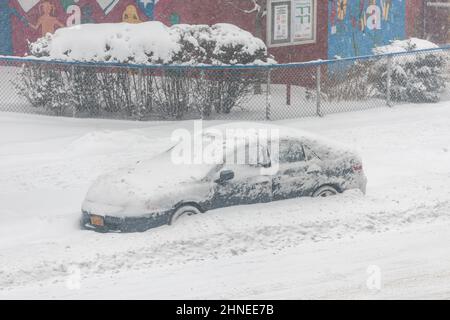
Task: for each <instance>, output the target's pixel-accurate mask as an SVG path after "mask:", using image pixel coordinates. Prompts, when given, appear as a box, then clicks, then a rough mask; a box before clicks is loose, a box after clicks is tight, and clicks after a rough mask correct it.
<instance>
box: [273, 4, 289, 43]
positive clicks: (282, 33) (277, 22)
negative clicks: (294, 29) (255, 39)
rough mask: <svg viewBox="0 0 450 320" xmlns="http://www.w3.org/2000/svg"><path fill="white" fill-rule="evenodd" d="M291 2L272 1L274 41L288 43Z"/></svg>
mask: <svg viewBox="0 0 450 320" xmlns="http://www.w3.org/2000/svg"><path fill="white" fill-rule="evenodd" d="M290 16H291V3H290V2H289V1H286V2H275V3H272V43H274V44H277V43H288V42H290V41H291V35H290Z"/></svg>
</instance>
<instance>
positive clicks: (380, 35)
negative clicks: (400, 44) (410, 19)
mask: <svg viewBox="0 0 450 320" xmlns="http://www.w3.org/2000/svg"><path fill="white" fill-rule="evenodd" d="M405 3H406V1H404V0H354V1H347V0H330V1H328V14H329V16H328V57H329V58H330V59H334V58H337V57H342V58H344V57H354V56H362V55H370V54H372V49H373V48H374V47H376V46H381V45H385V44H389V42H390V41H392V40H397V39H404V38H405V36H406V30H405V24H406V22H405V19H406V17H405V15H406V14H405V12H406V5H405Z"/></svg>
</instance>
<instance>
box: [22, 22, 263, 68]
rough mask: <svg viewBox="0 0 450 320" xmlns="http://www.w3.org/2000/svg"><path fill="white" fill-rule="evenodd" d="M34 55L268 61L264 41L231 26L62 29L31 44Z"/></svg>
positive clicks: (127, 59) (119, 25) (182, 61)
mask: <svg viewBox="0 0 450 320" xmlns="http://www.w3.org/2000/svg"><path fill="white" fill-rule="evenodd" d="M30 52H31V54H32V55H33V56H35V57H39V58H43V57H47V58H50V59H55V60H64V61H82V62H118V63H138V64H175V63H176V64H202V63H207V64H214V65H217V64H248V63H264V62H267V61H268V54H267V48H266V45H265V44H264V42H263V41H262V40H261V39H258V38H255V37H254V36H253V35H252V34H251V33H249V32H247V31H244V30H242V29H240V28H238V27H236V26H234V25H230V24H216V25H213V26H207V25H184V24H183V25H175V26H172V27H167V26H166V25H164V24H162V23H161V22H157V21H150V22H144V23H140V24H128V23H104V24H85V25H80V26H74V27H70V28H62V29H58V30H57V31H56V32H55V33H54V34H47V35H46V36H45V37H42V38H40V39H38V40H37V41H36V42H34V43H32V44H30Z"/></svg>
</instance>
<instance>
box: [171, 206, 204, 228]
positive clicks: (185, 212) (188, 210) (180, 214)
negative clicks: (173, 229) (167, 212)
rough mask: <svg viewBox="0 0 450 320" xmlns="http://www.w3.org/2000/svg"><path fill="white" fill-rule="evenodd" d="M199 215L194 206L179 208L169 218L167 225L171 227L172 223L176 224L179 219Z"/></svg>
mask: <svg viewBox="0 0 450 320" xmlns="http://www.w3.org/2000/svg"><path fill="white" fill-rule="evenodd" d="M199 213H201V211H200V210H199V209H198V208H197V207H195V206H192V205H185V206H181V207H179V208H178V209H177V210H175V212H174V213H173V214H172V216H171V217H170V223H169V225H173V224H174V223H176V222H177V220H179V219H181V218H184V217H188V216H193V215H195V214H199Z"/></svg>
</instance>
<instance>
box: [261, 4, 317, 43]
mask: <svg viewBox="0 0 450 320" xmlns="http://www.w3.org/2000/svg"><path fill="white" fill-rule="evenodd" d="M316 23H317V0H269V6H268V19H267V35H268V37H267V39H268V41H267V42H268V45H269V46H270V47H277V46H287V45H298V44H307V43H314V42H316Z"/></svg>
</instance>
